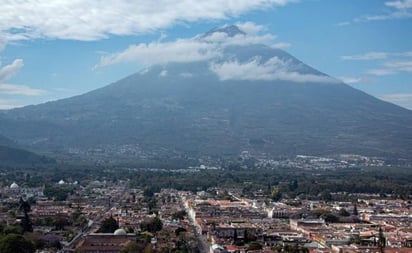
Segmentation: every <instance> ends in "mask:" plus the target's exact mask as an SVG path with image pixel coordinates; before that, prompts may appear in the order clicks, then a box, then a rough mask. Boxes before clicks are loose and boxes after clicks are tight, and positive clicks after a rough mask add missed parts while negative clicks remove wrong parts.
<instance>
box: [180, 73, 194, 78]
mask: <svg viewBox="0 0 412 253" xmlns="http://www.w3.org/2000/svg"><path fill="white" fill-rule="evenodd" d="M179 76H181V77H183V78H190V77H192V76H193V74H192V73H189V72H183V73H180V74H179Z"/></svg>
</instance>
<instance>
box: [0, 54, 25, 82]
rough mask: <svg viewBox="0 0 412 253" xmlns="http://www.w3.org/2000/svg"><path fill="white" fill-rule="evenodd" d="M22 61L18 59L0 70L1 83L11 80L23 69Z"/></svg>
mask: <svg viewBox="0 0 412 253" xmlns="http://www.w3.org/2000/svg"><path fill="white" fill-rule="evenodd" d="M23 65H24V63H23V60H22V59H16V60H14V61H13V62H12V63H11V64H9V65H6V66H4V67H2V68H0V83H1V82H3V81H6V80H8V79H10V78H11V77H12V76H14V75H15V74H16V73H17V72H19V71H20V69H21V68H22V67H23Z"/></svg>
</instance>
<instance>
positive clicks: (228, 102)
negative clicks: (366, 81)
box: [0, 26, 412, 158]
mask: <svg viewBox="0 0 412 253" xmlns="http://www.w3.org/2000/svg"><path fill="white" fill-rule="evenodd" d="M216 34H224V35H225V36H226V37H227V38H232V39H234V38H236V36H243V35H244V32H242V31H241V30H240V29H238V28H237V27H235V26H228V27H225V28H221V29H214V30H212V31H210V32H208V33H205V34H204V35H203V36H199V37H197V38H195V39H196V40H199V41H206V42H204V43H209V42H208V38H211V36H216ZM202 43H203V42H202ZM0 120H1V122H2V123H1V125H0V134H2V135H4V136H6V137H8V138H10V139H13V140H14V141H16V142H17V143H19V144H22V145H26V146H30V147H38V148H41V149H46V150H57V149H58V150H68V149H71V148H100V149H104V148H106V147H109V146H110V147H114V148H116V147H121V146H123V145H135V146H138V147H139V149H141V150H151V151H153V152H157V151H159V150H162V151H163V152H166V153H167V152H179V153H184V154H188V155H191V156H202V155H228V156H237V155H239V153H240V152H242V151H245V150H247V151H250V152H252V153H255V154H266V155H272V156H279V155H297V154H308V155H333V154H343V153H351V154H361V155H368V156H380V157H397V158H406V157H410V155H411V154H412V112H411V111H409V110H407V109H404V108H401V107H399V106H396V105H393V104H390V103H387V102H384V101H381V100H379V99H377V98H375V97H373V96H370V95H368V94H366V93H364V92H361V91H359V90H356V89H354V88H352V87H350V86H348V85H346V84H344V83H342V82H341V81H339V80H337V79H335V78H333V77H330V76H328V75H326V74H323V73H322V72H320V71H318V70H315V69H314V68H312V67H310V66H308V65H306V64H304V63H302V62H301V61H299V60H298V59H296V58H295V57H293V56H291V55H290V54H288V53H287V52H285V51H283V50H281V49H277V48H273V47H271V46H268V45H264V44H253V43H252V44H244V45H242V44H240V43H238V44H235V43H232V44H228V45H225V46H224V47H222V48H221V49H220V51H219V54H218V55H217V56H214V57H211V58H208V59H201V60H197V61H193V62H173V61H170V62H167V63H162V64H155V65H152V66H150V67H148V68H146V69H144V70H141V71H139V72H137V73H135V74H132V75H130V76H128V77H126V78H124V79H122V80H119V81H117V82H115V83H112V84H110V85H108V86H105V87H103V88H100V89H97V90H94V91H91V92H89V93H86V94H83V95H80V96H76V97H71V98H67V99H62V100H58V101H54V102H48V103H45V104H41V105H35V106H27V107H24V108H20V109H13V110H7V111H3V112H1V113H0Z"/></svg>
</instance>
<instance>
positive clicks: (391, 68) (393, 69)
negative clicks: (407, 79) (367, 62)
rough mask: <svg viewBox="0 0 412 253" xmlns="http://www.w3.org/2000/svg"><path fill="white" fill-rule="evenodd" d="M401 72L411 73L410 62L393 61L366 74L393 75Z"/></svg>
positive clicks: (411, 65) (411, 64) (411, 61)
mask: <svg viewBox="0 0 412 253" xmlns="http://www.w3.org/2000/svg"><path fill="white" fill-rule="evenodd" d="M401 72H405V73H412V60H409V61H405V60H393V61H388V62H385V63H383V64H382V66H381V67H380V68H376V69H370V70H368V73H369V74H371V75H376V76H385V75H394V74H398V73H401Z"/></svg>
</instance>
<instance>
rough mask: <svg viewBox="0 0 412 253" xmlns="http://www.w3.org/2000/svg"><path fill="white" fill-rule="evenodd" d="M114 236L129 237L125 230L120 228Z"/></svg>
mask: <svg viewBox="0 0 412 253" xmlns="http://www.w3.org/2000/svg"><path fill="white" fill-rule="evenodd" d="M114 235H127V233H126V231H125V230H124V229H123V228H119V229H116V231H114Z"/></svg>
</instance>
